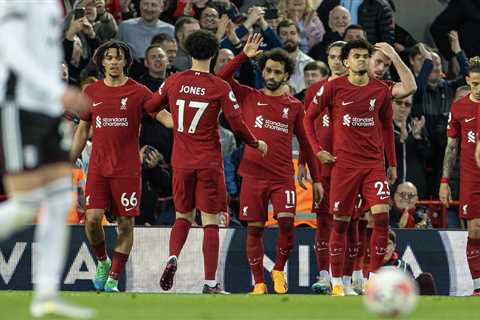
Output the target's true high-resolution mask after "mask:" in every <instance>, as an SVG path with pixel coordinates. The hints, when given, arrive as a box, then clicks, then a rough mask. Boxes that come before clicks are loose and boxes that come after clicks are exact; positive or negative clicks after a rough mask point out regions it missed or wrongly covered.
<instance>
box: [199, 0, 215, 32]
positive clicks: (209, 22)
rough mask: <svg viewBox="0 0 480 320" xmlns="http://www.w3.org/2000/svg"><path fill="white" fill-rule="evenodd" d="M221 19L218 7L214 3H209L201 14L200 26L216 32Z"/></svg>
mask: <svg viewBox="0 0 480 320" xmlns="http://www.w3.org/2000/svg"><path fill="white" fill-rule="evenodd" d="M219 20H220V14H219V13H218V10H217V8H216V7H215V6H213V5H207V7H206V8H205V9H203V10H202V13H201V14H200V19H199V23H200V28H201V29H204V30H208V31H211V32H213V33H216V32H217V28H218V23H219Z"/></svg>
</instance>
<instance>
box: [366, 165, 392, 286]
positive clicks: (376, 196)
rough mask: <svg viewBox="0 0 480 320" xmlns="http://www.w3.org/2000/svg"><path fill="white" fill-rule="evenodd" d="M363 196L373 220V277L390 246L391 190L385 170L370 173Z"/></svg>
mask: <svg viewBox="0 0 480 320" xmlns="http://www.w3.org/2000/svg"><path fill="white" fill-rule="evenodd" d="M362 195H363V197H364V199H365V200H366V202H367V205H368V206H369V207H370V211H371V213H372V219H373V231H372V239H371V241H370V268H369V270H370V275H369V277H371V276H372V275H373V274H374V273H375V272H376V271H377V270H378V269H379V268H380V267H381V266H382V265H383V257H384V256H385V253H386V250H387V244H388V227H389V216H388V212H389V211H390V205H389V202H390V189H389V186H388V182H387V179H386V176H385V171H384V170H382V169H371V170H370V171H369V173H368V174H367V176H366V177H365V180H364V183H363V186H362Z"/></svg>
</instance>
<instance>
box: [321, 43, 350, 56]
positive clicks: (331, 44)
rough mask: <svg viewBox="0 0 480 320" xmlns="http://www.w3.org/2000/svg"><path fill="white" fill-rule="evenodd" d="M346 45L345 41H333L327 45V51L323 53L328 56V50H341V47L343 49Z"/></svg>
mask: <svg viewBox="0 0 480 320" xmlns="http://www.w3.org/2000/svg"><path fill="white" fill-rule="evenodd" d="M346 45H347V42H346V41H342V40H338V41H334V42H332V43H330V44H329V45H328V47H327V50H325V52H326V53H327V54H328V53H329V52H330V49H332V48H340V49H343V47H345V46H346Z"/></svg>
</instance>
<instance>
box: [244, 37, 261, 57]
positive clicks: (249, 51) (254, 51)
mask: <svg viewBox="0 0 480 320" xmlns="http://www.w3.org/2000/svg"><path fill="white" fill-rule="evenodd" d="M262 41H263V37H262V35H261V34H260V33H254V34H251V35H249V36H248V39H247V42H246V43H245V46H244V47H243V53H245V55H246V56H247V57H249V58H254V57H256V56H257V55H259V54H260V53H262V52H263V51H262V50H258V48H259V47H260V45H261V44H262Z"/></svg>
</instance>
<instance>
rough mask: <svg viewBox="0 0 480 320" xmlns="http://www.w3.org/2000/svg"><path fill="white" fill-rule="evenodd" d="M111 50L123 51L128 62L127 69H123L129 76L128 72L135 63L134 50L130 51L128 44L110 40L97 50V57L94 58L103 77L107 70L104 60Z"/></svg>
mask: <svg viewBox="0 0 480 320" xmlns="http://www.w3.org/2000/svg"><path fill="white" fill-rule="evenodd" d="M109 49H117V50H121V51H123V54H124V55H125V60H126V61H127V63H126V65H125V68H123V72H124V73H125V74H126V75H128V70H129V69H130V66H131V65H132V61H133V55H132V50H131V49H130V46H129V45H128V44H126V43H125V42H123V41H119V40H109V41H107V42H105V43H103V44H102V45H101V46H100V47H98V48H97V51H96V52H95V56H94V57H93V58H94V61H95V64H96V65H97V69H98V70H99V71H100V73H101V74H102V75H105V68H104V67H103V64H102V60H103V57H104V56H105V54H106V53H107V51H108V50H109Z"/></svg>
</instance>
